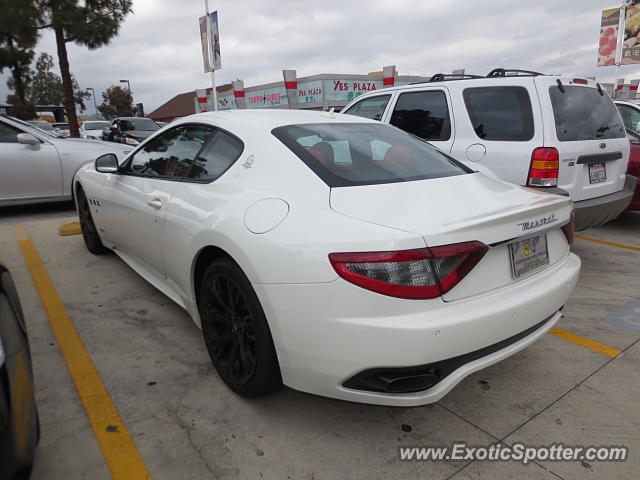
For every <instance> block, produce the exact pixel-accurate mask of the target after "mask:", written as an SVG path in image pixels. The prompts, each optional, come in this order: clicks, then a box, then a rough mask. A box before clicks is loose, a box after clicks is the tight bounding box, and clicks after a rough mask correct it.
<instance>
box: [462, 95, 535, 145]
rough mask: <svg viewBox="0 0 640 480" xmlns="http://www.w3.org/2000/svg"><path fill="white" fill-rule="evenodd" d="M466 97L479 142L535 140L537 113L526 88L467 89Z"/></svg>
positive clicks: (468, 110) (465, 100) (465, 101)
mask: <svg viewBox="0 0 640 480" xmlns="http://www.w3.org/2000/svg"><path fill="white" fill-rule="evenodd" d="M462 95H463V97H464V103H465V105H466V107H467V112H468V113H469V118H470V119H471V124H472V125H473V129H474V130H475V132H476V135H477V136H478V137H479V138H482V139H483V140H502V141H510V142H518V141H520V142H523V141H527V140H531V139H532V138H533V110H532V109H531V99H530V98H529V92H527V89H526V88H523V87H479V88H467V89H466V90H465V91H464V92H463V94H462Z"/></svg>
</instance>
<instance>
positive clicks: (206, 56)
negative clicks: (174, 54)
mask: <svg viewBox="0 0 640 480" xmlns="http://www.w3.org/2000/svg"><path fill="white" fill-rule="evenodd" d="M198 21H199V23H200V43H201V46H202V61H203V64H204V71H205V73H209V72H211V71H213V70H220V69H221V68H222V59H221V57H220V32H219V30H218V12H217V11H216V12H211V13H210V14H209V23H210V25H211V26H210V30H211V38H209V29H207V17H206V15H203V16H202V17H200V18H199V19H198ZM210 52H213V56H212V55H211V53H210ZM212 60H213V62H212Z"/></svg>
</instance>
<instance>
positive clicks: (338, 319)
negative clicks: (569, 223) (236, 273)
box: [254, 254, 580, 406]
mask: <svg viewBox="0 0 640 480" xmlns="http://www.w3.org/2000/svg"><path fill="white" fill-rule="evenodd" d="M579 271H580V259H579V258H578V257H577V256H576V255H574V254H568V255H567V256H566V257H564V258H563V259H562V260H560V261H559V262H557V263H556V264H554V265H552V266H550V267H549V268H547V269H546V270H545V271H543V272H541V273H540V274H538V275H533V276H531V277H529V278H525V279H522V280H520V281H518V282H516V283H514V284H512V285H509V286H506V287H503V288H500V289H496V290H494V291H491V292H487V293H485V294H482V295H478V296H475V297H471V298H467V299H462V300H456V301H454V302H443V301H442V300H441V299H434V300H415V301H414V300H411V301H407V300H403V299H397V298H391V297H386V296H384V295H378V294H373V293H372V292H369V291H366V290H364V289H361V288H359V287H356V286H355V285H352V284H350V283H347V282H345V281H343V280H342V279H338V280H336V281H334V282H331V283H325V284H288V285H287V284H270V285H266V284H254V288H255V289H256V293H257V294H258V297H259V298H260V302H261V304H262V307H263V308H264V310H265V314H266V315H267V319H268V320H269V326H270V328H271V333H272V335H273V339H274V343H275V345H276V351H277V353H278V360H279V362H280V368H281V372H282V378H283V381H284V383H285V384H286V385H288V386H289V387H291V388H294V389H296V390H301V391H305V392H309V393H313V394H317V395H323V396H327V397H333V398H338V399H342V400H349V401H354V402H364V403H372V404H378V405H393V406H417V405H424V404H427V403H432V402H436V401H438V400H439V399H440V398H442V397H443V396H444V395H445V394H446V393H447V392H449V391H450V390H451V389H452V388H453V387H455V386H456V385H457V384H458V383H459V382H460V381H461V380H462V379H463V378H464V377H466V376H467V375H469V374H470V373H472V372H475V371H477V370H480V369H482V368H484V367H487V366H489V365H491V364H493V363H496V362H498V361H500V360H502V359H504V358H507V357H509V356H510V355H513V354H514V353H516V352H517V351H519V350H521V349H523V348H525V347H526V346H528V345H530V344H531V343H533V342H535V341H536V340H537V339H538V338H540V337H541V336H543V335H544V334H545V333H546V332H547V331H548V330H549V329H550V328H552V327H553V325H554V324H555V323H556V322H557V321H558V319H559V318H560V313H559V312H558V310H559V309H560V308H561V307H562V306H563V305H564V304H565V302H566V301H567V299H568V298H569V295H570V294H571V291H572V290H573V288H574V286H575V284H576V281H577V278H578V273H579ZM519 334H522V335H521V336H520V335H519ZM457 357H464V358H462V359H460V358H457ZM453 360H456V361H455V365H453V367H452V368H451V369H447V370H449V371H447V372H446V373H447V374H446V376H444V377H442V378H440V380H439V381H438V382H437V383H436V384H435V385H433V386H432V387H430V388H427V389H425V390H421V391H414V392H411V393H384V392H374V391H366V390H362V389H358V388H349V387H348V386H345V383H346V382H348V380H349V379H352V378H354V377H355V376H357V375H358V374H360V373H362V372H366V371H368V370H371V369H380V368H382V369H398V368H400V369H406V368H407V367H409V368H411V367H420V366H424V365H430V364H433V363H436V362H443V361H448V363H450V361H453ZM458 360H461V361H458ZM347 385H348V383H347Z"/></svg>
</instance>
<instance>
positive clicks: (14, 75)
mask: <svg viewBox="0 0 640 480" xmlns="http://www.w3.org/2000/svg"><path fill="white" fill-rule="evenodd" d="M0 12H1V13H0V72H2V71H4V69H5V68H9V69H10V70H11V79H12V81H13V84H14V90H15V95H14V96H13V97H11V102H12V104H13V105H15V106H20V105H22V106H26V104H27V99H26V89H27V86H28V84H29V73H28V70H29V65H30V64H31V60H32V59H33V47H34V46H35V44H36V41H37V40H38V30H37V28H36V25H35V24H34V22H37V20H38V9H37V7H36V4H35V0H0ZM8 103H10V102H8Z"/></svg>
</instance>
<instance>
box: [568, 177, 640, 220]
mask: <svg viewBox="0 0 640 480" xmlns="http://www.w3.org/2000/svg"><path fill="white" fill-rule="evenodd" d="M636 184H637V179H636V177H634V176H632V175H627V178H626V180H625V182H624V188H623V189H622V190H620V191H619V192H615V193H612V194H610V195H603V196H602V197H597V198H590V199H589V200H582V201H580V202H574V204H573V206H574V208H575V212H576V230H577V231H581V230H586V229H587V228H592V227H597V226H600V225H603V224H605V223H607V222H610V221H611V220H614V219H615V218H617V217H618V215H620V214H621V213H622V212H624V211H625V209H626V208H627V207H628V206H629V203H630V202H631V199H632V198H633V193H634V191H635V188H636Z"/></svg>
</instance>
